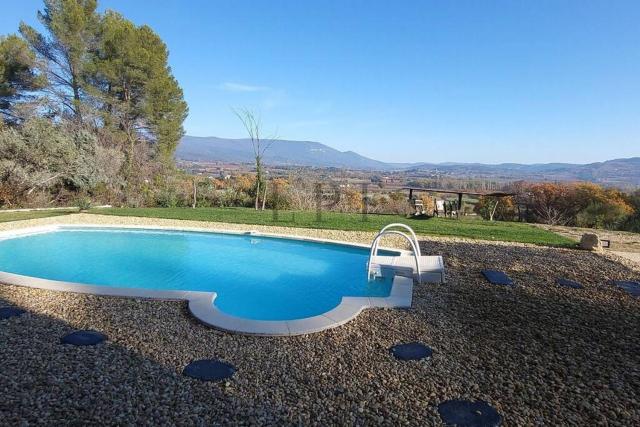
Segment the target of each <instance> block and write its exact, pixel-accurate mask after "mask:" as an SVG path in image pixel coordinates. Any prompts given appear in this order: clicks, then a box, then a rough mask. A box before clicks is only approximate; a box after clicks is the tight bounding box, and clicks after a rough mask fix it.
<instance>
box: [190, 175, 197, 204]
mask: <svg viewBox="0 0 640 427" xmlns="http://www.w3.org/2000/svg"><path fill="white" fill-rule="evenodd" d="M197 201H198V183H197V181H196V179H195V178H194V179H193V205H191V207H192V208H193V209H195V208H196V203H197Z"/></svg>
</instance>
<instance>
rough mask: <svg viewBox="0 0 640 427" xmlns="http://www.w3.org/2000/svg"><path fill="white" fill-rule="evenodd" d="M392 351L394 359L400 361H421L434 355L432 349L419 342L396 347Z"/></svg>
mask: <svg viewBox="0 0 640 427" xmlns="http://www.w3.org/2000/svg"><path fill="white" fill-rule="evenodd" d="M390 351H391V354H392V355H393V357H395V358H396V359H399V360H421V359H424V358H427V357H431V355H432V354H433V350H432V349H431V348H430V347H427V346H426V345H424V344H420V343H418V342H411V343H408V344H398V345H394V346H393V347H391V349H390Z"/></svg>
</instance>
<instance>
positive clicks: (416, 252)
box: [367, 222, 422, 283]
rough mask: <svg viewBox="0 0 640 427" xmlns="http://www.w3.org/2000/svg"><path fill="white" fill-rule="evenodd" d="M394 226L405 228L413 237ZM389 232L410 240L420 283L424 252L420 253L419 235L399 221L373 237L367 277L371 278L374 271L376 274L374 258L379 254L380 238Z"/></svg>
mask: <svg viewBox="0 0 640 427" xmlns="http://www.w3.org/2000/svg"><path fill="white" fill-rule="evenodd" d="M393 228H403V229H405V230H407V231H408V232H409V233H410V234H411V237H409V235H407V234H406V233H403V232H402V231H398V230H393ZM388 234H395V235H398V236H402V237H404V238H405V239H406V240H407V241H408V242H409V245H410V246H411V249H412V251H413V258H414V260H415V263H416V277H417V278H418V283H419V282H420V281H421V280H422V275H421V269H420V257H421V256H422V254H421V253H420V242H418V236H416V233H415V232H414V231H413V229H412V228H411V227H409V226H408V225H406V224H402V223H399V222H397V223H393V224H389V225H387V226H385V227H384V228H382V230H380V232H379V233H378V234H377V235H376V237H375V238H374V239H373V242H372V243H371V252H370V253H369V262H368V263H367V277H368V278H369V279H371V276H372V273H373V275H374V276H375V272H374V271H373V260H375V258H376V257H377V256H378V246H379V244H380V239H381V238H382V237H384V236H385V235H388Z"/></svg>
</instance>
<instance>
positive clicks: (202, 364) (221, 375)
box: [182, 359, 236, 381]
mask: <svg viewBox="0 0 640 427" xmlns="http://www.w3.org/2000/svg"><path fill="white" fill-rule="evenodd" d="M235 372H236V368H235V367H233V365H230V364H228V363H225V362H221V361H219V360H213V359H204V360H196V361H194V362H191V363H189V364H188V365H187V366H186V367H185V368H184V370H183V371H182V373H183V374H184V375H186V376H188V377H191V378H195V379H198V380H201V381H220V380H224V379H227V378H231V377H232V376H233V374H234V373H235Z"/></svg>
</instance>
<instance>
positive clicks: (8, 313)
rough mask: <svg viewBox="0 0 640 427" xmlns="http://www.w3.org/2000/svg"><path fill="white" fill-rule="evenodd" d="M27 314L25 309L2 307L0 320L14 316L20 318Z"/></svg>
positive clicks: (0, 308)
mask: <svg viewBox="0 0 640 427" xmlns="http://www.w3.org/2000/svg"><path fill="white" fill-rule="evenodd" d="M24 313H26V312H25V311H24V310H23V309H21V308H17V307H0V320H4V319H8V318H10V317H14V316H20V315H21V314H24Z"/></svg>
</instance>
